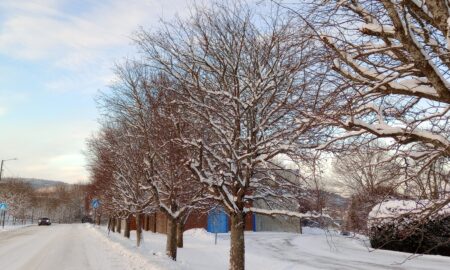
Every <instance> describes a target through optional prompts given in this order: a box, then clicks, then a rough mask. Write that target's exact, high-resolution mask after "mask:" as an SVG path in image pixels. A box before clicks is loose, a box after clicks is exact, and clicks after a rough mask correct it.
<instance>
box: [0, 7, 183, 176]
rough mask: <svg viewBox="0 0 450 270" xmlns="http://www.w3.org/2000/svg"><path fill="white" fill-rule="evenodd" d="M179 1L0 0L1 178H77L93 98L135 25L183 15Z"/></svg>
mask: <svg viewBox="0 0 450 270" xmlns="http://www.w3.org/2000/svg"><path fill="white" fill-rule="evenodd" d="M188 3H189V2H187V1H186V0H102V1H99V0H1V1H0V159H7V158H12V157H17V158H18V160H17V161H9V162H7V163H5V171H4V176H12V177H34V178H44V179H55V180H63V181H66V182H72V183H73V182H80V181H86V180H87V179H88V173H87V171H86V169H85V157H84V155H83V150H84V149H85V142H86V139H87V138H88V137H89V136H90V135H91V134H93V133H94V132H95V130H96V129H97V123H96V122H97V118H98V113H97V109H96V105H95V101H94V97H95V96H96V95H97V93H98V90H105V89H107V85H108V84H109V83H110V82H111V80H112V78H113V76H112V71H111V69H112V67H113V65H114V63H115V62H118V61H120V60H121V59H122V58H123V57H126V56H130V55H133V54H134V47H133V45H132V42H131V40H130V37H131V36H132V33H133V31H135V30H137V29H138V27H139V26H144V27H145V28H150V29H151V28H156V27H158V21H159V19H160V18H164V19H170V18H171V17H173V16H174V15H175V14H178V15H180V16H184V15H186V14H187V12H188Z"/></svg>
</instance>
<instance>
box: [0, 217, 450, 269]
mask: <svg viewBox="0 0 450 270" xmlns="http://www.w3.org/2000/svg"><path fill="white" fill-rule="evenodd" d="M144 237H145V238H144V243H143V246H142V247H141V248H136V247H135V246H134V241H133V240H134V239H131V240H129V239H125V238H123V237H122V236H121V235H119V234H117V233H115V234H113V233H110V234H109V235H108V232H107V230H106V229H105V228H104V227H100V228H99V227H94V226H92V225H86V224H72V225H58V224H56V225H52V226H48V227H47V226H45V227H43V226H41V227H38V226H28V227H25V228H21V229H17V230H12V231H5V232H2V233H0V269H8V270H15V269H17V270H30V269H33V270H39V269H46V270H66V269H67V270H69V269H76V270H81V269H82V270H103V269H104V270H126V269H133V270H139V269H145V270H178V269H184V270H188V269H189V270H206V269H208V270H216V269H217V270H220V269H224V270H225V269H227V265H228V263H227V262H228V250H229V246H228V245H229V235H227V234H220V235H219V237H218V244H217V245H214V235H213V234H209V233H206V232H205V231H203V230H191V231H188V232H186V233H185V248H183V249H179V250H178V252H179V254H178V257H179V260H178V261H177V262H173V261H171V260H169V259H168V258H167V257H166V256H165V255H164V244H165V236H164V235H161V234H154V233H148V232H145V236H144ZM132 238H134V235H133V237H132ZM246 252H247V253H246V263H247V265H246V266H247V269H255V270H256V269H265V270H266V269H268V270H270V269H274V270H275V269H276V270H283V269H302V270H309V269H340V270H342V269H361V270H362V269H364V270H366V269H369V270H370V269H423V270H425V269H427V270H430V269H448V266H449V265H450V258H448V257H442V256H430V255H427V256H420V257H416V258H414V259H412V260H407V261H406V262H404V263H402V262H403V261H404V260H405V259H407V258H408V256H409V255H410V254H406V253H400V252H392V251H382V250H377V251H371V252H369V250H368V249H367V248H366V247H365V244H364V241H362V240H358V239H352V238H346V237H342V236H339V235H333V234H324V232H323V231H320V230H306V233H305V234H303V235H298V234H292V233H247V234H246ZM399 263H402V264H399Z"/></svg>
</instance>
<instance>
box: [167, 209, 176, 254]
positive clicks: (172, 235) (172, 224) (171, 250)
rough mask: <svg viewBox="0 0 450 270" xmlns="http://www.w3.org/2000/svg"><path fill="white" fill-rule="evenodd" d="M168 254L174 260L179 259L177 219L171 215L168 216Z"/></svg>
mask: <svg viewBox="0 0 450 270" xmlns="http://www.w3.org/2000/svg"><path fill="white" fill-rule="evenodd" d="M166 254H167V256H169V257H170V258H171V259H172V260H174V261H176V260H177V221H176V220H175V219H173V218H172V217H169V216H168V217H167V242H166Z"/></svg>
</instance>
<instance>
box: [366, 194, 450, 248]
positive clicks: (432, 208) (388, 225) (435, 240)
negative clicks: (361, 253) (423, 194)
mask: <svg viewBox="0 0 450 270" xmlns="http://www.w3.org/2000/svg"><path fill="white" fill-rule="evenodd" d="M368 227H369V234H370V235H369V236H370V242H371V245H372V247H373V248H381V249H390V250H397V251H405V252H412V253H430V254H441V255H446V256H450V204H449V203H447V202H446V201H444V200H441V201H429V200H420V201H413V200H389V201H384V202H382V203H379V204H377V205H375V207H374V208H373V209H372V211H371V212H370V213H369V216H368Z"/></svg>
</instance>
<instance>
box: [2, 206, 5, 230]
mask: <svg viewBox="0 0 450 270" xmlns="http://www.w3.org/2000/svg"><path fill="white" fill-rule="evenodd" d="M2 216H3V218H2V228H3V229H4V228H5V219H6V210H3V215H2Z"/></svg>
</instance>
